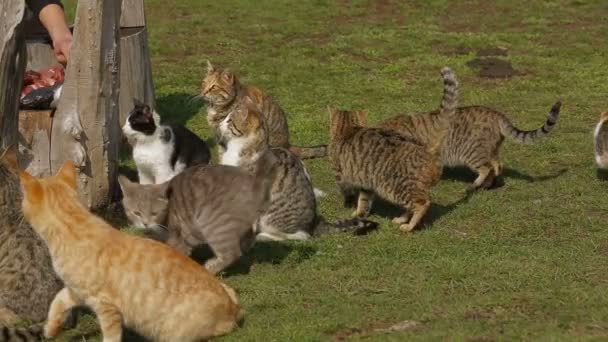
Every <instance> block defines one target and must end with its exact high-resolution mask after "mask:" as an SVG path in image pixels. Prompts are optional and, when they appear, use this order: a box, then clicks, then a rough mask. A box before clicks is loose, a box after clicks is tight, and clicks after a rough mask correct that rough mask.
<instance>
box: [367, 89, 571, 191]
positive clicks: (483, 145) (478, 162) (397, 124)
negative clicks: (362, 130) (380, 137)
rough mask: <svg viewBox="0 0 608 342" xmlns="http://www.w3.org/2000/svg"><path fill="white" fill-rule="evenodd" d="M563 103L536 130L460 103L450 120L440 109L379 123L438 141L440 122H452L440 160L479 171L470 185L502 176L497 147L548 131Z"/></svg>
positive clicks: (527, 140)
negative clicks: (512, 140)
mask: <svg viewBox="0 0 608 342" xmlns="http://www.w3.org/2000/svg"><path fill="white" fill-rule="evenodd" d="M450 96H452V95H451V94H450V88H449V84H448V83H445V87H444V99H443V101H446V99H447V98H448V97H450ZM560 107H561V103H560V102H556V103H555V104H554V105H553V107H552V108H551V111H550V112H549V116H548V117H547V120H546V121H545V124H544V125H543V126H542V127H541V128H538V129H536V130H532V131H522V130H520V129H519V128H517V127H515V126H513V124H512V123H511V121H510V120H509V119H508V118H507V116H506V115H505V114H503V113H501V112H499V111H496V110H494V109H491V108H487V107H482V106H469V107H459V108H458V109H457V111H456V115H454V118H453V119H452V120H449V121H448V122H447V123H446V122H442V121H443V120H444V119H443V117H442V116H441V115H438V114H439V111H433V112H429V113H422V114H417V115H411V116H410V115H399V116H395V117H392V118H389V119H387V120H385V121H383V122H382V123H381V124H379V125H377V127H381V128H388V129H393V130H396V131H398V132H399V133H401V134H403V135H406V136H410V137H413V138H415V139H418V140H420V141H421V142H423V143H426V144H429V143H431V142H433V141H435V142H436V141H437V139H436V136H437V134H438V132H439V130H438V129H437V126H438V125H445V124H448V125H449V132H448V135H447V137H446V139H445V140H444V141H443V143H442V146H441V161H442V164H444V165H446V166H458V165H465V166H467V167H469V168H470V169H472V170H473V171H475V172H477V174H478V176H477V178H476V179H475V181H474V182H473V184H472V185H471V186H470V187H469V190H474V189H477V188H480V187H486V188H491V187H493V186H495V182H496V180H497V179H498V178H499V177H500V175H501V174H502V170H503V164H502V163H501V162H500V158H499V156H498V150H499V149H500V146H501V145H502V142H503V141H504V138H505V137H506V136H509V137H511V138H513V139H514V140H515V141H516V142H521V143H531V142H535V141H537V140H538V139H539V138H541V137H543V136H545V135H547V134H549V132H551V130H552V129H553V127H554V126H555V124H556V123H557V119H558V117H559V111H560Z"/></svg>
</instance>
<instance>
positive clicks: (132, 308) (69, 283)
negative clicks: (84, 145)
mask: <svg viewBox="0 0 608 342" xmlns="http://www.w3.org/2000/svg"><path fill="white" fill-rule="evenodd" d="M19 178H20V181H21V189H22V192H23V195H24V196H23V202H22V209H23V213H24V216H25V218H26V219H27V221H28V222H29V223H30V224H31V225H32V227H33V228H34V230H35V231H36V233H38V234H39V235H40V237H41V238H42V239H43V240H44V241H45V243H46V244H47V246H48V247H49V250H50V253H51V258H52V260H53V266H54V268H55V270H56V271H57V274H58V275H59V276H60V277H61V279H62V280H63V282H64V284H65V287H64V288H63V289H62V290H61V291H60V292H59V293H58V294H57V295H56V297H55V299H54V300H53V302H52V304H51V308H50V310H49V314H48V319H47V322H46V325H45V327H44V335H45V337H47V338H51V337H54V336H56V335H57V334H58V333H59V331H60V330H61V327H62V325H63V323H64V321H65V319H66V316H67V313H68V312H69V310H70V309H71V308H72V307H75V306H78V305H83V304H84V305H87V306H89V307H90V308H91V309H93V311H94V312H95V313H96V315H97V318H98V320H99V325H100V326H101V330H102V333H103V341H104V342H114V341H116V342H118V341H120V340H121V335H122V326H123V324H124V325H125V326H127V327H130V328H132V329H134V330H135V331H137V332H139V333H140V334H142V335H143V336H145V337H148V338H150V339H153V340H155V341H167V342H168V341H186V342H187V341H198V340H202V339H208V338H211V337H213V336H219V335H223V334H226V333H228V332H230V331H232V330H233V329H235V327H236V326H237V324H238V322H239V321H240V320H241V318H242V316H243V310H242V309H241V308H240V306H239V304H238V300H237V298H236V294H235V292H234V290H233V289H231V288H230V287H228V286H227V285H225V284H222V283H221V282H220V281H218V280H217V279H216V278H215V277H213V276H212V275H211V274H210V273H209V272H208V271H207V270H205V269H204V268H203V267H202V266H200V265H199V264H197V263H196V262H194V261H193V260H192V259H190V258H189V257H187V256H185V255H183V254H181V253H179V252H178V251H176V250H174V249H172V248H171V247H169V246H167V245H165V244H162V243H159V242H156V241H153V240H150V239H145V238H142V237H137V236H133V235H128V234H125V233H122V232H120V231H119V230H117V229H115V228H113V227H112V226H110V225H109V224H107V223H106V222H105V221H103V220H102V219H101V218H99V217H97V216H95V215H93V214H91V213H90V212H89V211H88V210H87V209H86V208H85V207H84V206H83V205H82V204H81V203H80V201H79V198H78V194H77V192H76V170H75V169H74V165H73V163H72V162H69V161H68V162H66V163H65V164H64V165H63V166H62V167H61V169H60V170H59V172H58V173H57V174H56V175H55V176H50V177H46V178H35V177H33V176H31V175H30V174H28V173H27V172H21V173H20V174H19Z"/></svg>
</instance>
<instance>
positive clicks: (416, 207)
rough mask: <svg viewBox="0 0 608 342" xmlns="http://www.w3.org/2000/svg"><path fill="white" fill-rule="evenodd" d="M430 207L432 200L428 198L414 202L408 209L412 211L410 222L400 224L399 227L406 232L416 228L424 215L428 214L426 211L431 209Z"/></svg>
mask: <svg viewBox="0 0 608 342" xmlns="http://www.w3.org/2000/svg"><path fill="white" fill-rule="evenodd" d="M430 207H431V201H429V200H428V199H427V200H424V201H422V202H414V203H412V204H411V206H410V208H408V211H410V212H411V213H412V215H411V218H410V220H409V222H408V223H403V224H401V225H400V226H399V229H400V230H401V231H402V232H405V233H408V232H411V231H412V230H414V228H416V226H417V225H418V223H420V221H421V220H422V218H423V217H424V215H426V212H427V211H428V210H429V208H430Z"/></svg>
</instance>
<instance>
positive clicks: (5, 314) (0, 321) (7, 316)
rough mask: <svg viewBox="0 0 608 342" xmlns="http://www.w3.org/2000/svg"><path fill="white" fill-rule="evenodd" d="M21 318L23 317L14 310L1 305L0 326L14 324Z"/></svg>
mask: <svg viewBox="0 0 608 342" xmlns="http://www.w3.org/2000/svg"><path fill="white" fill-rule="evenodd" d="M20 320H21V318H20V317H19V316H18V315H17V314H16V313H15V312H14V311H13V310H11V309H9V308H7V307H5V306H0V326H5V327H6V326H13V325H15V324H16V323H18V322H19V321H20Z"/></svg>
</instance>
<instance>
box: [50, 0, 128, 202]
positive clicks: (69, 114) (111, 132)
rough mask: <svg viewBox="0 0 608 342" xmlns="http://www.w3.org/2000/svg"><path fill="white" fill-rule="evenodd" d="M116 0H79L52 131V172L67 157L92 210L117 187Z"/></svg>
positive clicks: (117, 4)
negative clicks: (75, 168)
mask: <svg viewBox="0 0 608 342" xmlns="http://www.w3.org/2000/svg"><path fill="white" fill-rule="evenodd" d="M121 2H122V1H120V0H79V1H78V7H77V9H76V21H75V25H74V26H75V29H74V38H73V43H72V53H71V54H70V61H69V63H68V67H67V70H66V79H65V83H64V84H63V90H62V94H61V99H60V100H59V105H58V108H57V111H56V112H55V116H54V118H53V127H52V131H51V158H50V159H51V169H52V171H53V173H55V172H57V170H58V169H59V168H60V167H61V165H62V164H63V162H64V161H65V160H68V159H71V160H73V161H74V164H75V165H76V166H77V167H78V170H79V182H78V183H79V190H80V195H81V198H82V200H83V202H84V203H85V204H86V205H88V206H89V207H90V208H99V207H102V206H104V205H106V204H108V202H109V199H110V194H111V193H112V192H113V191H114V189H115V188H116V185H117V184H116V178H117V175H116V173H117V170H118V151H119V146H120V142H121V131H120V125H119V121H118V119H119V111H118V91H119V83H120V77H119V71H120V44H119V29H120V25H119V22H120V12H121Z"/></svg>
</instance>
